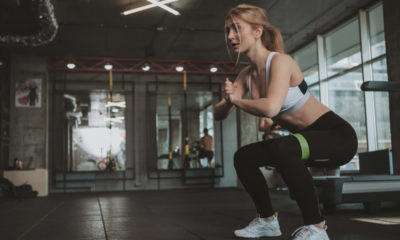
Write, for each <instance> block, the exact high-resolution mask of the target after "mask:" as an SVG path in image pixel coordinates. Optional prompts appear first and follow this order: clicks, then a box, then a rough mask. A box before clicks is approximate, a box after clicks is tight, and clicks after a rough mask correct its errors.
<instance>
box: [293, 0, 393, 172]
mask: <svg viewBox="0 0 400 240" xmlns="http://www.w3.org/2000/svg"><path fill="white" fill-rule="evenodd" d="M360 33H361V34H360ZM360 36H361V37H360ZM361 38H362V39H361ZM368 38H369V39H368ZM322 39H323V40H322ZM361 40H362V41H361ZM361 42H363V46H361ZM364 43H366V44H364ZM364 45H365V46H364ZM361 49H363V51H362V52H363V53H366V54H363V55H364V56H362V55H361ZM319 51H320V52H319ZM385 54H386V48H385V33H384V23H383V8H382V3H379V4H377V5H375V6H373V7H372V8H370V9H369V10H367V11H361V12H359V16H358V18H355V19H353V20H351V21H349V22H347V23H346V24H344V25H341V26H338V27H337V28H336V29H334V30H333V31H330V32H328V33H326V34H325V35H324V36H319V37H318V38H317V41H313V42H312V43H310V44H309V45H307V46H306V47H304V48H302V49H300V50H298V51H297V52H295V53H294V54H293V58H294V59H295V61H296V62H297V63H298V64H299V67H300V69H301V71H302V72H303V75H304V78H305V79H306V81H307V83H308V84H309V85H311V87H310V91H311V92H312V93H313V95H314V96H316V97H317V98H318V97H319V99H324V101H327V102H328V105H329V107H330V108H331V109H332V110H333V111H335V112H336V113H338V114H339V115H340V116H341V117H343V118H344V119H345V120H347V121H348V122H349V123H350V124H351V125H352V126H353V127H354V129H355V131H356V133H357V136H358V140H359V142H358V152H364V151H369V150H371V151H372V150H375V149H385V148H390V147H391V136H390V118H389V96H388V93H387V92H374V93H373V94H366V93H365V92H363V91H361V89H360V85H361V84H362V83H363V82H365V81H388V76H387V66H386V57H385ZM318 55H319V56H320V57H319V58H318V57H317V56H318ZM318 59H320V60H321V61H323V62H318ZM318 66H320V68H318ZM325 66H326V67H325ZM320 69H321V72H319V70H320ZM325 69H326V74H325V71H324V70H325ZM322 74H324V75H322ZM320 86H321V87H322V86H324V88H323V89H324V90H325V89H327V91H321V90H320ZM325 86H326V88H325ZM365 102H369V103H371V104H365ZM366 113H367V114H366ZM367 123H368V124H367ZM373 135H374V136H376V137H371V138H369V137H368V136H373ZM368 141H370V142H368ZM341 169H342V170H352V171H354V170H358V158H357V156H355V157H354V159H353V160H352V161H351V162H350V163H348V164H346V165H345V166H342V167H341Z"/></svg>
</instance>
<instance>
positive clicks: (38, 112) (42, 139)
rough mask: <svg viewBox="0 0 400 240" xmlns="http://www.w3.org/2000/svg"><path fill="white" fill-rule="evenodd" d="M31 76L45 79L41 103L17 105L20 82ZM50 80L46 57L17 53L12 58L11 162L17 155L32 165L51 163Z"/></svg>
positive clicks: (42, 81) (41, 79) (41, 165)
mask: <svg viewBox="0 0 400 240" xmlns="http://www.w3.org/2000/svg"><path fill="white" fill-rule="evenodd" d="M30 78H38V79H40V81H41V86H40V88H41V92H40V107H16V100H15V92H16V84H17V82H22V81H26V80H28V79H30ZM48 96H49V81H48V74H47V63H46V58H43V57H32V56H22V55H14V56H12V58H11V81H10V105H11V106H10V149H9V150H10V152H9V161H8V164H9V165H13V162H14V158H17V159H18V160H21V161H23V163H24V165H25V166H26V165H28V163H29V161H31V164H30V167H31V168H47V165H48V155H47V154H48V144H47V141H48V135H47V133H48V113H49V111H48V108H49V104H48V103H49V101H48Z"/></svg>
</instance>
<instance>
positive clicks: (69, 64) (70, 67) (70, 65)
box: [67, 63, 76, 69]
mask: <svg viewBox="0 0 400 240" xmlns="http://www.w3.org/2000/svg"><path fill="white" fill-rule="evenodd" d="M75 67H76V65H75V63H68V64H67V68H68V69H74V68H75Z"/></svg>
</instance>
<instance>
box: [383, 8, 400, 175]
mask: <svg viewBox="0 0 400 240" xmlns="http://www.w3.org/2000/svg"><path fill="white" fill-rule="evenodd" d="M383 16H384V24H385V39H386V59H387V71H388V77H389V81H390V82H393V81H399V82H400V68H399V63H400V42H399V39H400V28H399V27H398V23H399V20H400V4H399V2H398V1H397V0H383ZM399 103H400V93H398V92H397V93H389V107H390V128H391V135H392V148H393V170H394V173H395V174H400V108H399Z"/></svg>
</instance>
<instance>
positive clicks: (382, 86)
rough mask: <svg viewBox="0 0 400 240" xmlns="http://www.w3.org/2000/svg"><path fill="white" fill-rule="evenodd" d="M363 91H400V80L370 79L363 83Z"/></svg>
mask: <svg viewBox="0 0 400 240" xmlns="http://www.w3.org/2000/svg"><path fill="white" fill-rule="evenodd" d="M361 90H363V91H383V92H398V91H400V82H384V81H369V82H364V83H363V84H361Z"/></svg>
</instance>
